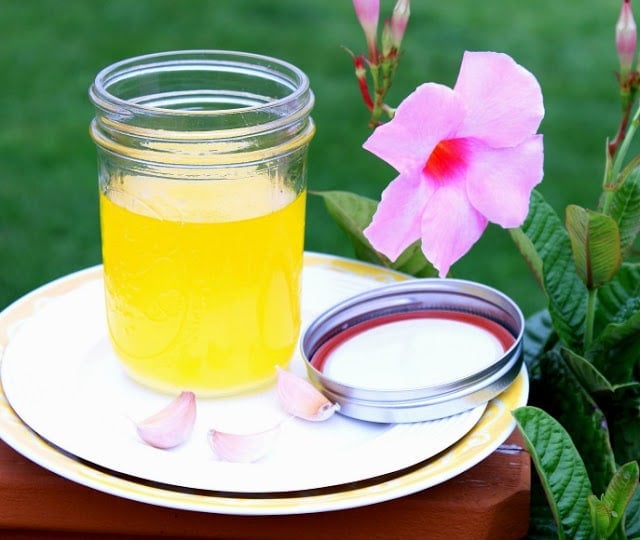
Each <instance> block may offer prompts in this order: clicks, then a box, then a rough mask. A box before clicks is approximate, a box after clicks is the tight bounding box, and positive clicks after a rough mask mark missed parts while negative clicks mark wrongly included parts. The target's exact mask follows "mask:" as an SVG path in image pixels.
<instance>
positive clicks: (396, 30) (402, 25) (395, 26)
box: [391, 0, 411, 50]
mask: <svg viewBox="0 0 640 540" xmlns="http://www.w3.org/2000/svg"><path fill="white" fill-rule="evenodd" d="M410 12H411V10H410V1H409V0H398V1H397V2H396V5H395V7H394V8H393V13H392V14H391V40H392V42H393V46H394V47H395V48H396V49H398V50H399V49H400V44H401V43H402V38H403V37H404V33H405V30H406V29H407V23H408V22H409V15H410Z"/></svg>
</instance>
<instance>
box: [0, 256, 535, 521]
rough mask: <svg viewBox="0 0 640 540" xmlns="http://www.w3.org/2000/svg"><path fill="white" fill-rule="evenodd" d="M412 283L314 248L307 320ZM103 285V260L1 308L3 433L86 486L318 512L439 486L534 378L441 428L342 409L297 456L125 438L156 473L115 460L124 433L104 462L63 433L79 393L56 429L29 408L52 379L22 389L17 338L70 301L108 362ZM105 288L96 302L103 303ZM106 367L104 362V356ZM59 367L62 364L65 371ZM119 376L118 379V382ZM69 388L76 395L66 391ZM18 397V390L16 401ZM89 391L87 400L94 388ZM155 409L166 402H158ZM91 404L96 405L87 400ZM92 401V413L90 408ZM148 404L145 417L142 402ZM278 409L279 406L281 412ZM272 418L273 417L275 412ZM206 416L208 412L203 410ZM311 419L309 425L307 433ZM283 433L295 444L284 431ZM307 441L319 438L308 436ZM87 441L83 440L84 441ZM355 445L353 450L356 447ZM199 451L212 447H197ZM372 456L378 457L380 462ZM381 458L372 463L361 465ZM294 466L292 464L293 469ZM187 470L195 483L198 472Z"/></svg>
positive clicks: (495, 438)
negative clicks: (182, 449) (167, 446)
mask: <svg viewBox="0 0 640 540" xmlns="http://www.w3.org/2000/svg"><path fill="white" fill-rule="evenodd" d="M402 279H406V276H403V275H402V274H398V273H395V272H390V271H388V270H385V269H382V268H380V267H376V266H371V265H368V264H364V263H360V262H356V261H352V260H348V259H342V258H338V257H333V256H327V255H319V254H313V253H307V254H305V273H304V278H303V283H304V285H303V291H304V292H303V312H304V314H303V318H304V320H305V321H306V322H307V323H308V322H309V321H310V320H311V319H312V318H313V317H315V316H316V315H317V314H318V313H320V312H321V311H323V310H324V309H326V308H328V307H329V306H330V305H332V304H333V303H335V302H337V301H339V300H342V299H344V298H346V297H347V296H350V295H353V294H356V293H358V292H361V291H363V290H365V289H367V288H372V287H375V286H378V285H381V284H384V283H389V282H392V281H399V280H402ZM100 291H101V268H100V267H94V268H91V269H87V270H84V271H81V272H78V273H75V274H72V275H70V276H67V277H64V278H61V279H59V280H57V281H54V282H52V283H50V284H48V285H45V286H44V287H41V288H40V289H37V290H36V291H34V292H32V293H30V294H29V295H27V296H26V297H24V298H22V299H21V300H19V301H18V302H16V303H14V304H13V305H12V306H10V307H9V308H7V309H6V310H5V311H4V312H3V313H2V314H0V347H2V349H3V350H4V351H5V358H4V359H3V364H2V377H3V379H2V380H3V392H2V394H1V395H0V435H1V436H2V438H3V439H4V440H5V442H6V443H7V444H9V445H10V446H12V447H13V448H14V449H16V450H17V451H18V452H20V453H22V454H23V455H25V456H26V457H27V458H29V459H31V460H33V461H34V462H36V463H38V464H40V465H42V466H44V467H45V468H47V469H50V470H52V471H53V472H56V473H58V474H60V475H61V476H64V477H66V478H68V479H70V480H73V481H76V482H78V483H80V484H84V485H87V486H89V487H93V488H95V489H98V490H101V491H105V492H107V493H111V494H114V495H117V496H121V497H125V498H129V499H134V500H138V501H142V502H146V503H150V504H156V505H161V506H168V507H173V508H181V509H188V510H198V511H208V512H218V513H229V514H245V515H267V514H293V513H304V512H316V511H326V510H336V509H343V508H350V507H355V506H361V505H365V504H372V503H375V502H381V501H384V500H389V499H392V498H397V497H400V496H403V495H407V494H410V493H413V492H416V491H419V490H421V489H425V488H428V487H430V486H433V485H436V484H438V483H440V482H443V481H445V480H447V479H449V478H451V477H453V476H455V475H457V474H460V473H461V472H463V471H465V470H467V469H468V468H470V467H472V466H473V465H475V464H476V463H478V462H479V461H481V460H482V459H484V458H485V457H486V456H487V455H489V454H490V453H491V452H493V451H494V450H495V449H496V448H497V447H498V446H499V445H500V444H501V443H502V442H503V441H504V440H505V439H506V437H507V436H508V435H509V434H510V433H511V431H512V430H513V427H514V425H515V424H514V421H513V419H512V417H511V414H510V411H511V410H512V409H514V408H516V407H518V406H521V405H523V404H525V403H526V399H527V395H528V378H527V375H526V371H524V370H523V371H522V372H521V374H520V375H519V377H518V378H517V379H516V381H515V382H514V384H512V385H511V387H509V389H507V390H506V391H505V392H503V394H501V395H500V396H498V397H497V398H496V399H494V400H492V401H491V402H490V403H489V404H488V405H487V408H486V410H484V411H483V410H476V411H472V413H469V414H466V415H463V417H462V418H459V419H453V420H451V419H448V420H446V421H444V422H441V423H440V425H439V426H438V425H437V423H421V424H423V425H411V426H399V425H395V426H394V425H386V426H376V425H374V426H370V425H364V426H362V425H360V424H367V423H358V422H357V421H352V420H350V419H345V418H342V417H341V418H338V417H335V418H336V420H335V423H334V424H330V423H327V424H326V425H323V426H313V431H309V430H307V431H303V432H300V431H296V429H297V428H295V426H294V428H295V429H294V428H292V431H291V433H290V437H291V441H295V440H298V439H306V440H307V444H308V446H307V448H306V452H305V449H302V451H300V449H295V448H292V444H287V445H285V446H284V447H283V448H285V449H287V448H288V449H289V450H291V452H292V453H291V454H287V453H286V452H284V453H282V452H280V453H278V452H276V453H275V458H274V459H273V460H271V461H269V460H267V462H266V463H261V464H253V465H242V466H240V465H239V464H223V465H221V464H220V463H217V462H215V460H213V459H212V457H211V455H210V453H209V451H208V448H206V445H204V444H201V445H199V446H198V447H197V448H196V447H195V446H194V448H196V449H194V448H192V449H191V451H192V452H195V454H192V455H191V457H189V458H188V459H185V458H184V456H183V457H182V458H181V457H180V453H175V454H166V453H160V454H154V452H156V453H157V452H160V451H156V450H155V449H150V448H148V447H145V446H144V445H141V444H140V443H139V441H136V440H135V438H131V439H127V440H126V444H129V445H134V446H131V447H130V448H129V449H131V448H134V449H135V451H136V452H138V451H139V454H140V462H146V461H148V462H149V463H152V464H153V461H154V460H153V459H151V458H149V456H153V455H157V456H158V457H159V458H160V460H161V461H160V462H158V463H156V465H155V467H156V468H155V469H154V466H151V468H150V469H148V470H145V471H140V470H139V469H138V468H136V467H137V465H136V466H133V468H132V467H127V466H125V467H122V466H118V464H119V463H121V462H122V460H121V459H120V458H117V456H118V448H121V447H122V446H123V444H122V440H121V441H120V442H118V438H117V437H116V438H115V441H116V443H115V446H114V447H113V448H112V449H111V450H109V449H108V450H109V451H108V452H107V454H108V455H111V456H112V457H113V456H116V458H117V459H115V461H109V460H106V461H105V459H104V458H101V457H100V455H98V457H96V455H94V454H91V451H89V453H87V450H86V448H83V447H82V444H83V438H82V437H80V438H78V439H77V440H76V441H73V435H74V433H75V434H77V433H78V432H79V431H80V430H77V429H69V430H68V433H67V435H68V434H71V435H70V436H71V441H72V442H69V441H70V439H68V438H65V437H62V438H60V431H61V430H63V426H64V425H65V424H66V425H69V423H71V425H74V424H75V425H77V424H78V422H82V421H84V420H83V419H82V418H76V419H74V418H73V417H71V418H69V419H62V420H60V418H58V417H59V416H60V414H61V413H65V412H67V413H70V414H74V413H73V407H72V405H73V403H76V404H77V400H78V398H77V396H75V397H74V396H73V395H72V397H71V398H69V399H70V401H69V402H65V400H64V399H62V398H61V397H60V395H61V394H58V395H56V393H55V392H54V393H51V395H50V396H47V401H48V402H49V403H50V402H51V401H53V402H55V403H56V404H58V405H57V407H58V410H56V407H47V408H46V409H47V410H49V409H50V410H51V411H52V414H53V416H54V417H56V418H57V421H58V423H56V422H53V423H52V424H51V425H49V423H50V422H49V419H45V421H44V426H45V427H44V428H43V425H42V418H39V419H38V418H36V419H35V420H34V419H33V416H32V415H33V411H30V410H29V407H30V404H33V403H37V400H38V399H40V400H41V399H42V398H43V396H42V393H43V392H45V393H46V389H45V387H44V386H42V382H41V384H40V387H39V385H38V384H32V385H29V386H30V387H32V390H30V391H31V392H33V394H32V395H31V396H30V395H28V394H26V395H25V392H24V391H23V390H20V391H16V390H15V389H16V388H23V387H24V386H25V385H24V384H23V383H24V380H25V377H29V374H28V369H31V367H29V368H27V367H24V366H21V365H20V363H19V362H18V360H16V358H18V359H20V358H22V359H24V358H25V356H24V355H25V354H27V353H29V354H30V353H31V352H32V351H29V349H28V348H27V349H20V347H18V345H16V344H17V343H18V344H19V342H20V339H21V336H22V341H23V343H22V344H21V347H25V343H26V342H27V341H32V339H26V338H25V337H24V336H25V334H26V335H27V337H29V338H31V337H33V336H29V335H28V332H34V331H35V332H36V333H37V334H38V335H40V334H41V333H42V328H45V327H49V326H51V321H52V320H54V321H55V320H61V317H60V313H59V312H58V311H56V310H59V309H68V308H69V306H71V307H73V308H74V309H75V308H78V311H77V312H76V313H77V314H79V315H80V316H81V318H82V324H84V325H86V326H84V327H82V328H80V329H78V331H79V332H81V333H82V335H83V336H84V339H85V341H86V342H87V343H96V339H97V340H98V341H97V343H98V345H96V346H95V347H93V348H90V354H91V355H92V357H93V358H97V357H100V358H102V360H101V361H102V362H103V364H104V365H108V364H109V362H110V360H108V356H109V351H108V343H107V342H106V341H105V340H104V334H105V333H106V328H104V327H100V328H96V326H100V325H103V324H104V323H103V321H102V319H101V317H102V311H103V306H101V304H100V301H101V292H100ZM96 296H98V300H97V301H94V300H95V297H96ZM78 298H82V302H81V304H80V306H81V307H80V308H79V305H78V304H77V303H76V302H78ZM70 299H72V300H70ZM69 302H71V303H70V304H69ZM65 303H66V304H65ZM67 304H68V305H67ZM60 306H62V308H61V307H60ZM91 306H93V308H92V307H91ZM92 309H95V310H96V311H98V312H99V315H96V316H95V321H93V322H92V321H91V317H87V312H91V310H92ZM48 312H50V313H48ZM47 313H48V314H47ZM47 317H53V319H47ZM72 319H73V317H72ZM34 321H35V322H34ZM63 322H66V323H67V324H70V323H73V322H74V321H73V320H71V321H69V320H68V319H67V320H66V321H62V320H61V324H62V323H63ZM78 323H80V321H78ZM38 325H40V326H38ZM43 325H44V326H43ZM54 331H55V329H54ZM92 332H94V333H93V334H92ZM94 338H95V339H94ZM98 338H99V339H98ZM36 341H37V340H36ZM44 341H45V342H46V340H44ZM78 348H79V349H80V351H81V353H82V354H81V356H82V355H84V357H86V356H87V353H86V348H87V345H78ZM16 351H17V352H16ZM100 355H102V356H100ZM71 356H73V355H71ZM97 363H98V364H100V362H97ZM25 365H26V363H25ZM82 365H83V366H85V367H83V368H82V369H80V370H78V369H76V367H74V368H73V369H74V377H75V378H76V379H78V380H77V381H76V382H75V383H74V384H75V385H76V386H75V387H76V388H77V387H85V386H87V385H86V382H87V381H86V377H87V372H86V362H84V363H82ZM16 366H19V367H24V370H21V369H17V370H16V369H15V368H16ZM41 367H42V365H41V364H38V363H37V362H36V363H35V366H33V368H34V369H35V368H41ZM58 367H60V366H58ZM100 369H102V368H98V369H97V371H96V370H95V369H94V370H93V371H91V370H89V373H90V374H91V375H92V378H93V379H94V380H95V379H96V378H101V379H104V378H105V377H104V376H105V373H108V372H103V371H100ZM292 369H294V370H300V372H301V373H303V372H304V368H303V367H302V364H301V361H300V363H299V364H298V363H297V362H296V361H295V359H294V364H293V365H292ZM61 371H62V372H64V369H62V370H61ZM16 372H17V373H18V375H16ZM78 373H79V375H78ZM51 376H52V375H51V374H49V375H46V376H45V379H44V380H47V381H48V380H49V379H50V377H51ZM74 377H70V376H68V374H67V376H66V377H65V379H64V380H61V382H60V384H61V385H62V386H63V387H64V384H68V385H71V386H69V388H71V389H73V388H74V386H73V385H72V384H71V383H69V382H68V381H70V380H71V379H73V378H74ZM107 380H108V377H107ZM118 380H119V379H117V377H116V378H115V379H114V382H117V381H118ZM65 381H66V382H65ZM32 382H33V380H32ZM120 382H122V381H120ZM4 386H6V387H4ZM117 387H118V388H119V390H118V391H116V393H115V394H113V393H107V394H105V395H104V396H103V397H102V401H103V402H104V401H105V400H106V401H107V402H108V403H109V405H110V406H113V402H114V401H116V402H117V403H122V402H126V401H127V400H126V399H125V398H126V395H127V390H126V389H127V384H126V382H124V383H122V384H117ZM7 390H8V392H7ZM85 390H86V391H87V392H88V393H89V394H91V395H96V394H100V391H99V390H100V389H92V388H90V387H89V388H85ZM118 392H120V394H118ZM12 393H13V395H12ZM62 393H63V394H65V395H66V394H72V392H70V391H69V390H68V389H67V391H65V392H62ZM8 395H9V396H12V397H11V399H9V400H8ZM114 395H115V398H114ZM16 396H17V397H16ZM118 396H121V397H122V396H124V397H123V400H121V401H118V399H117V398H118ZM98 397H99V396H98ZM83 399H86V396H85V398H83ZM141 399H142V398H141ZM154 399H156V398H155V397H153V398H152V397H151V396H144V399H142V402H144V403H150V402H153V400H154ZM165 399H166V396H165ZM8 401H12V402H15V403H14V405H17V407H16V408H17V410H18V411H19V412H20V413H21V414H22V415H23V416H24V417H25V418H24V419H21V417H20V416H19V415H18V414H17V412H16V410H14V408H12V407H11V406H10V405H9V402H8ZM98 401H100V400H99V399H98ZM268 401H269V402H275V401H274V400H272V399H271V398H268ZM134 402H135V400H134V401H133V402H128V403H129V405H127V407H129V409H128V410H126V409H127V407H124V409H123V410H122V411H119V412H118V415H117V416H118V418H119V420H118V421H120V420H122V419H123V418H125V416H127V415H131V414H135V407H133V405H131V403H134ZM25 404H26V405H25ZM236 405H237V404H235V405H227V407H231V409H229V410H231V411H233V414H234V415H235V414H237V413H238V408H237V406H236ZM263 405H264V403H263V404H262V405H261V406H260V408H261V409H265V407H264V406H263ZM149 406H150V407H151V405H149ZM153 407H156V404H155V403H153V405H152V408H153ZM234 407H235V408H234ZM243 407H244V408H245V410H247V411H250V410H254V409H255V403H254V404H247V403H245V404H244V405H243ZM241 408H242V407H241ZM81 409H87V407H82V408H81ZM88 409H89V410H91V407H89V408H88ZM111 409H113V407H110V408H108V409H104V410H102V409H99V410H98V414H103V415H109V414H110V413H109V412H108V411H109V410H111ZM116 409H117V408H116ZM132 409H133V410H132ZM266 409H268V407H266ZM42 410H43V409H42V407H36V411H39V412H38V414H42ZM105 411H107V412H105ZM138 412H139V414H141V413H142V409H139V411H138ZM95 413H96V411H93V412H92V414H95ZM120 413H122V414H120ZM272 413H273V414H277V413H276V411H272ZM267 414H270V413H269V412H268V411H267ZM200 416H202V415H201V414H199V417H200ZM205 416H206V415H205ZM23 420H26V422H25V421H23ZM109 421H113V418H112V417H110V418H107V422H109ZM332 421H333V419H332ZM354 422H355V424H354ZM129 424H130V422H129V421H127V428H128V429H130V428H131V426H130V425H129ZM47 425H49V428H48V429H49V431H47ZM354 426H356V427H354ZM299 427H300V426H298V428H299ZM307 427H308V426H303V429H307ZM34 428H36V429H34ZM123 429H124V428H123ZM203 429H204V426H203ZM51 430H53V431H51ZM43 432H44V433H43ZM38 433H40V435H43V434H44V435H45V436H46V439H48V440H49V441H51V440H53V442H54V443H56V444H50V443H49V442H47V441H46V440H45V439H43V438H42V437H41V436H39V435H38ZM354 433H356V435H354ZM301 435H302V436H301ZM314 437H315V442H314ZM336 437H337V438H336ZM345 437H346V439H345ZM350 437H351V438H350ZM112 439H113V437H112ZM284 440H285V442H286V440H287V439H286V436H285V439H284ZM309 440H311V441H312V442H311V443H309ZM345 440H348V441H351V442H350V443H348V444H347V443H344V441H345ZM433 440H436V441H437V444H436V445H434V446H431V447H429V442H428V441H433ZM353 441H356V442H353ZM421 441H422V442H421ZM78 444H79V445H80V447H78V446H77V445H78ZM126 444H125V445H124V446H125V448H126ZM194 444H195V443H194ZM340 444H347V447H345V448H340V447H339V445H340ZM349 444H351V447H348V445H349ZM74 445H75V446H74ZM323 445H325V448H323ZM336 445H337V447H336ZM406 449H412V450H410V451H407V450H406ZM198 452H203V453H202V454H198ZM128 453H130V452H128ZM363 453H366V454H367V456H368V457H367V458H366V459H362V458H363ZM295 454H298V455H303V456H304V457H305V459H304V461H303V462H300V464H299V466H298V467H297V468H296V466H295V462H292V456H293V455H295ZM436 454H437V455H436ZM278 455H279V456H280V458H281V459H280V461H278V459H277V457H278ZM78 456H79V457H78ZM193 456H195V458H194V459H192V458H193ZM385 456H386V457H385ZM433 456H435V457H433ZM371 457H373V458H374V459H373V460H372V459H370V458H371ZM169 458H170V459H174V464H178V465H179V464H180V463H181V462H186V461H192V462H194V463H198V468H197V469H195V470H194V471H191V472H189V471H188V470H183V471H181V470H180V467H179V466H178V467H176V466H174V465H171V466H170V467H168V468H169V469H175V470H177V471H178V472H177V473H174V474H176V475H177V476H171V475H170V476H163V475H158V474H157V470H158V467H160V468H167V467H166V466H165V465H166V459H169ZM162 460H164V461H162ZM372 462H373V463H374V465H373V466H365V465H362V464H365V463H372ZM163 463H164V464H165V465H163ZM292 463H293V466H292ZM285 464H288V465H286V466H285ZM305 471H310V472H305ZM221 472H222V473H224V474H221ZM214 473H215V474H214ZM189 474H191V475H192V476H193V478H194V479H195V480H188V478H189ZM207 474H210V475H211V478H212V480H207V481H202V480H201V478H206V476H207ZM185 478H187V480H185ZM221 478H222V481H221Z"/></svg>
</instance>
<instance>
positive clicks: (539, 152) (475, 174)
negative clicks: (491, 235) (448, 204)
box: [467, 135, 544, 228]
mask: <svg viewBox="0 0 640 540" xmlns="http://www.w3.org/2000/svg"><path fill="white" fill-rule="evenodd" d="M471 152H472V157H471V159H470V160H469V168H468V170H467V194H468V196H469V200H470V201H471V203H472V204H473V206H474V207H475V208H476V210H478V211H479V212H480V213H482V214H483V215H484V216H485V217H486V218H487V219H488V220H489V221H491V222H493V223H497V224H498V225H501V226H502V227H505V228H511V227H519V226H520V225H522V223H523V222H524V220H525V218H526V217H527V214H528V212H529V200H530V198H531V190H532V189H533V188H534V187H535V186H536V185H537V184H539V183H540V182H541V181H542V176H543V159H544V155H543V146H542V135H534V136H532V137H530V138H529V139H527V140H526V141H525V142H523V143H522V144H520V145H518V146H516V147H514V148H499V149H495V148H491V147H487V146H484V145H475V146H474V147H473V148H472V150H471Z"/></svg>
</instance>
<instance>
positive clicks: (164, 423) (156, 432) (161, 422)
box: [136, 392, 196, 449]
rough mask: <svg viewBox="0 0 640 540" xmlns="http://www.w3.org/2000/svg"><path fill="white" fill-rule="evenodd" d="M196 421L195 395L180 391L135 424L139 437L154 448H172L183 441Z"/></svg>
mask: <svg viewBox="0 0 640 540" xmlns="http://www.w3.org/2000/svg"><path fill="white" fill-rule="evenodd" d="M195 422H196V396H195V394H194V393H193V392H181V393H180V395H179V396H178V397H177V398H175V399H174V400H173V401H172V402H171V403H169V404H168V405H167V406H166V407H164V408H163V409H162V410H161V411H159V412H157V413H156V414H154V415H153V416H150V417H149V418H147V419H145V420H142V421H141V422H138V423H137V424H136V430H137V432H138V435H139V437H140V438H141V439H142V440H143V441H144V442H146V443H147V444H149V445H151V446H153V447H155V448H162V449H167V448H174V447H176V446H178V445H180V444H182V443H183V442H185V441H186V440H187V439H188V438H189V436H190V435H191V432H192V431H193V426H194V424H195Z"/></svg>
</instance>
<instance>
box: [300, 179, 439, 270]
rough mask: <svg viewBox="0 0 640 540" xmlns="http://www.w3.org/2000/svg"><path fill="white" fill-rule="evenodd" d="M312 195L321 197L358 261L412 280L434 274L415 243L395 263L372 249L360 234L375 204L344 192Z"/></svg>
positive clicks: (369, 218) (369, 220)
mask: <svg viewBox="0 0 640 540" xmlns="http://www.w3.org/2000/svg"><path fill="white" fill-rule="evenodd" d="M312 194H313V195H318V196H320V197H322V199H323V201H324V203H325V206H326V208H327V211H328V212H329V214H330V215H331V217H332V218H333V219H334V220H335V221H336V223H337V224H338V226H339V227H340V228H341V229H342V230H343V231H344V232H345V233H346V235H347V236H348V238H349V240H351V244H352V245H353V249H354V253H355V256H356V257H357V258H358V259H360V260H363V261H367V262H371V263H374V264H378V265H381V266H386V267H387V268H392V269H393V270H397V271H398V272H404V273H406V274H410V275H412V276H416V277H434V276H437V275H438V273H437V271H436V269H435V268H434V267H433V265H432V264H431V263H430V262H429V261H427V259H426V258H425V256H424V254H423V253H422V250H421V249H420V243H419V242H415V243H414V244H412V245H411V246H409V247H408V248H407V249H406V250H405V251H404V252H403V253H402V254H401V255H400V257H398V260H397V261H395V262H391V261H390V260H389V259H388V258H387V257H385V256H384V255H382V254H381V253H379V252H378V251H376V250H375V249H374V248H373V246H372V245H371V244H370V243H369V241H368V240H367V239H366V237H365V236H364V234H362V231H363V230H364V229H365V228H366V227H367V226H368V225H369V223H371V218H372V217H373V214H374V213H375V211H376V208H377V206H378V203H377V201H375V200H373V199H369V198H368V197H363V196H361V195H357V194H355V193H351V192H348V191H316V192H312Z"/></svg>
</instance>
